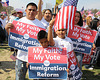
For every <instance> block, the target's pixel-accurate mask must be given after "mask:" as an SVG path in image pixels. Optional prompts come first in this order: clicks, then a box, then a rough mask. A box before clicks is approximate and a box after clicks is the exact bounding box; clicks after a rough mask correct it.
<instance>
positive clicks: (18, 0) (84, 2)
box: [2, 0, 100, 10]
mask: <svg viewBox="0 0 100 80" xmlns="http://www.w3.org/2000/svg"><path fill="white" fill-rule="evenodd" d="M2 1H6V0H2ZM38 1H39V0H9V2H10V6H13V7H14V8H22V7H24V9H25V6H26V5H27V4H28V3H29V2H35V3H36V4H38ZM64 1H65V0H64ZM43 2H44V4H43V9H44V8H45V7H46V3H50V4H52V7H54V5H55V2H56V0H43ZM60 6H61V5H60ZM83 6H84V8H85V9H92V8H93V9H95V8H96V9H100V0H79V1H78V5H77V9H78V10H81V9H82V7H83Z"/></svg>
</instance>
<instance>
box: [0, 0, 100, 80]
mask: <svg viewBox="0 0 100 80" xmlns="http://www.w3.org/2000/svg"><path fill="white" fill-rule="evenodd" d="M42 4H43V2H42V0H39V3H38V6H37V5H36V4H35V3H29V4H27V6H26V9H25V12H26V16H23V12H22V11H16V10H12V11H11V16H10V17H8V18H7V15H6V14H4V13H1V14H0V45H3V43H4V41H8V36H9V29H12V28H13V27H14V25H13V24H12V22H13V20H16V21H20V22H23V23H27V24H31V25H35V26H38V27H41V28H44V29H46V32H45V31H40V32H39V33H38V36H37V39H38V41H39V43H40V44H41V46H42V47H44V48H47V47H48V45H50V46H56V47H59V48H62V47H66V48H67V49H68V52H70V51H72V50H74V48H73V43H72V41H71V39H70V38H68V37H67V36H66V33H67V30H66V29H59V30H57V31H56V32H54V26H53V25H54V22H55V15H52V14H53V13H52V11H51V10H50V9H45V10H43V11H41V6H42ZM37 10H38V11H37ZM55 14H57V12H56V13H55ZM82 17H83V16H82V14H81V13H80V11H76V13H75V25H78V26H80V27H83V28H86V29H87V30H94V31H97V35H96V38H95V40H94V43H93V46H92V48H93V49H96V52H97V54H98V57H97V62H96V64H97V66H99V67H100V20H99V19H98V18H96V17H93V16H91V15H86V18H84V20H83V18H82ZM47 33H48V35H47ZM10 50H11V51H15V50H16V49H14V48H11V49H10ZM16 52H17V56H16V57H17V59H16V65H15V70H16V80H25V76H26V72H27V66H26V65H27V62H28V54H27V52H25V51H22V50H16ZM74 56H75V57H76V61H77V64H78V67H79V68H80V70H82V59H83V56H84V54H82V53H79V52H75V54H74ZM85 68H87V69H93V65H90V64H88V65H85ZM69 76H70V74H69Z"/></svg>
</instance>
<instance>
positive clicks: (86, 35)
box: [68, 26, 97, 54]
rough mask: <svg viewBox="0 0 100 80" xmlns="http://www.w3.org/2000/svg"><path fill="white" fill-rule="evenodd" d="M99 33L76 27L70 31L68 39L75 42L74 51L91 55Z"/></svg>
mask: <svg viewBox="0 0 100 80" xmlns="http://www.w3.org/2000/svg"><path fill="white" fill-rule="evenodd" d="M96 34H97V32H96V31H93V30H86V29H85V28H82V27H79V26H74V28H73V29H69V32H68V37H70V38H71V40H72V41H73V46H74V51H75V52H81V53H86V54H89V53H90V52H91V49H92V45H93V42H94V39H95V37H96Z"/></svg>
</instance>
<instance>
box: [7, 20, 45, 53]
mask: <svg viewBox="0 0 100 80" xmlns="http://www.w3.org/2000/svg"><path fill="white" fill-rule="evenodd" d="M13 24H14V27H13V29H11V30H10V35H9V46H11V47H13V48H16V49H19V50H23V51H27V50H28V46H40V44H39V42H38V40H37V34H38V32H39V31H40V30H45V29H43V28H40V27H37V26H34V25H30V24H26V23H22V22H19V21H13Z"/></svg>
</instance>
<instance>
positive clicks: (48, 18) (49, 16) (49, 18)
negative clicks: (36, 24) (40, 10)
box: [44, 10, 52, 22]
mask: <svg viewBox="0 0 100 80" xmlns="http://www.w3.org/2000/svg"><path fill="white" fill-rule="evenodd" d="M51 17H52V14H51V13H50V11H49V10H46V12H45V13H44V19H45V20H46V21H48V22H49V21H50V20H51Z"/></svg>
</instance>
